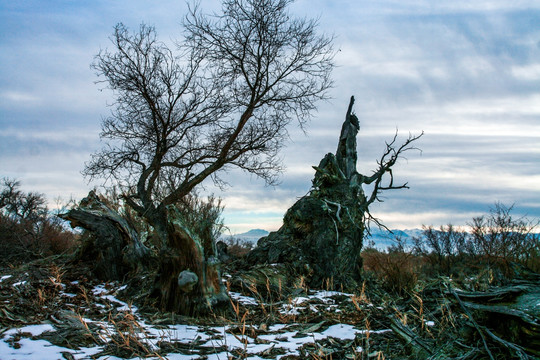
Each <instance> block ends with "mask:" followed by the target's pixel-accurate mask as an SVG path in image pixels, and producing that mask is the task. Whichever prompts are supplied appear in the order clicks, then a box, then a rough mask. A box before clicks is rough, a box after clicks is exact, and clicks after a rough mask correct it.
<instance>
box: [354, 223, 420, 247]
mask: <svg viewBox="0 0 540 360" xmlns="http://www.w3.org/2000/svg"><path fill="white" fill-rule="evenodd" d="M420 236H422V229H406V230H399V229H394V230H392V232H389V231H388V230H382V229H379V228H372V229H371V235H368V234H366V236H365V237H364V246H366V245H367V244H368V243H369V242H370V241H373V242H374V246H375V248H377V249H379V250H385V249H387V248H388V247H390V246H391V245H395V244H396V241H395V239H396V238H400V239H401V240H403V242H404V243H405V246H406V247H407V248H410V247H412V245H413V238H414V237H420Z"/></svg>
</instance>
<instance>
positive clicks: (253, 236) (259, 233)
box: [221, 229, 269, 244]
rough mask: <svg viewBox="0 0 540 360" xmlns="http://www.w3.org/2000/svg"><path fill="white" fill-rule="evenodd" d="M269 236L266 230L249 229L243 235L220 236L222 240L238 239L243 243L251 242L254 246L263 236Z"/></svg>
mask: <svg viewBox="0 0 540 360" xmlns="http://www.w3.org/2000/svg"><path fill="white" fill-rule="evenodd" d="M268 234H269V232H268V231H266V230H262V229H251V230H249V231H248V232H245V233H241V234H233V235H225V234H224V235H222V236H221V237H222V238H224V239H229V238H231V237H232V238H235V239H240V240H243V241H249V242H252V243H254V244H257V241H258V240H259V239H260V238H262V237H264V236H267V235H268Z"/></svg>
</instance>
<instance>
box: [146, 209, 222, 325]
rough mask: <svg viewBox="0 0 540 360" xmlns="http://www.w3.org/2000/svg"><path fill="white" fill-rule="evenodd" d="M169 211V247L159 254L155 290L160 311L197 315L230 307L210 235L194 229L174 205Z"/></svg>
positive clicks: (214, 246)
mask: <svg viewBox="0 0 540 360" xmlns="http://www.w3.org/2000/svg"><path fill="white" fill-rule="evenodd" d="M167 210H168V211H167V222H168V224H167V245H166V246H165V247H163V248H162V249H161V251H160V254H159V268H158V277H157V279H156V285H157V287H156V289H155V295H156V296H157V298H158V300H159V306H160V308H161V309H162V310H164V311H172V312H176V313H180V314H185V315H192V316H193V315H200V314H208V313H210V312H214V311H219V310H220V309H222V308H226V307H228V305H229V304H230V303H229V298H228V296H227V292H226V289H225V287H224V286H223V284H222V283H221V276H220V272H219V260H218V258H217V251H216V245H215V242H214V241H213V239H211V237H210V234H199V233H196V232H195V231H193V230H194V229H190V227H189V225H187V224H186V223H185V221H183V216H182V214H181V213H180V211H178V209H176V208H175V207H174V206H172V205H170V206H168V207H167ZM186 278H187V279H188V280H186Z"/></svg>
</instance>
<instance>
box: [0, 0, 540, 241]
mask: <svg viewBox="0 0 540 360" xmlns="http://www.w3.org/2000/svg"><path fill="white" fill-rule="evenodd" d="M201 3H202V7H203V9H205V10H208V11H211V10H217V9H219V7H220V5H219V1H215V0H202V1H201ZM185 12H186V4H185V2H183V1H168V0H167V1H150V0H147V1H143V0H137V1H133V0H130V1H127V0H124V1H121V0H118V1H110V0H101V1H84V2H83V1H73V0H64V1H58V0H51V1H32V0H25V1H0V177H10V178H16V179H19V180H21V181H22V184H23V189H24V190H27V191H30V190H31V191H38V192H41V193H44V194H45V195H46V196H47V198H48V199H49V201H50V202H51V203H53V202H54V201H55V199H56V198H58V197H61V198H63V199H64V200H67V199H68V198H70V197H71V196H72V197H74V198H76V199H80V198H82V197H84V195H85V194H87V192H88V190H89V189H91V188H92V186H94V185H95V184H88V183H87V182H86V181H85V180H84V179H83V177H82V175H81V174H80V171H81V170H82V168H83V166H84V162H85V161H87V160H89V156H90V154H91V153H92V152H93V151H95V150H98V149H99V148H100V142H99V131H100V121H101V118H102V117H103V116H107V114H108V113H109V111H110V108H108V107H107V104H108V103H110V102H111V101H112V97H111V94H110V93H109V92H108V91H100V87H99V86H98V85H96V84H95V83H94V82H95V81H96V80H97V78H96V76H95V74H94V72H93V71H92V70H91V69H90V67H89V65H90V63H91V62H92V60H93V57H94V56H95V55H96V54H97V53H98V51H99V50H100V49H103V48H107V47H110V45H109V40H108V37H109V36H110V35H111V34H112V29H113V26H114V25H115V24H117V23H118V22H123V23H124V24H126V25H127V26H128V27H130V28H131V29H136V28H137V27H138V25H139V24H140V23H141V22H144V23H146V24H150V25H154V26H155V27H156V29H157V32H158V34H159V36H160V38H161V39H162V40H164V41H167V42H169V41H172V40H173V39H178V38H180V36H181V28H180V21H181V18H182V16H183V15H184V14H185ZM291 12H292V13H294V14H297V15H298V16H302V17H304V16H307V17H318V18H319V19H320V20H319V23H320V30H321V31H322V32H326V33H330V34H334V35H335V36H336V40H335V47H336V49H339V52H338V53H337V56H336V64H337V65H338V67H337V68H336V70H335V71H334V76H333V77H334V80H335V88H334V89H333V90H332V98H333V99H332V100H331V101H329V102H326V103H320V107H319V111H318V112H317V113H316V114H314V118H313V120H312V121H311V123H310V125H309V128H308V133H307V135H306V134H303V133H302V132H301V131H299V130H298V129H297V128H295V127H294V126H293V127H291V128H290V135H291V139H290V141H289V142H288V144H287V147H286V148H284V150H283V152H282V157H283V159H284V163H285V165H286V166H287V170H286V172H285V173H284V174H283V176H282V178H281V184H280V185H279V186H277V187H265V186H264V183H262V182H261V181H259V180H257V179H254V178H252V177H250V176H249V175H247V174H231V175H230V176H231V178H232V179H233V180H234V181H233V182H232V186H231V187H230V188H228V189H227V190H226V191H225V192H219V191H217V192H216V195H219V196H221V197H222V198H223V199H224V204H225V206H226V211H225V222H226V223H227V224H228V225H229V227H230V228H231V231H232V232H233V233H234V232H242V231H245V230H248V229H251V228H264V229H267V230H275V229H277V228H278V227H279V226H280V222H281V219H282V216H283V214H284V212H285V211H286V209H287V208H288V207H289V206H291V205H292V204H293V203H294V201H295V200H296V199H297V198H298V197H300V196H302V195H304V194H306V193H307V191H308V190H309V187H310V183H311V178H312V176H313V173H314V170H313V169H312V167H311V166H313V165H317V164H318V162H319V160H320V159H321V158H322V157H323V156H324V155H325V154H326V153H327V152H334V151H335V148H336V145H337V139H338V136H339V131H340V127H341V123H342V121H343V119H344V115H345V111H346V108H347V104H348V100H349V97H350V96H351V95H354V96H355V97H356V106H355V112H356V114H357V116H358V117H359V119H360V124H361V132H360V134H359V136H358V151H359V164H358V170H359V171H360V172H361V173H364V174H369V173H370V172H371V171H372V170H373V169H374V168H375V166H376V163H375V160H376V159H377V158H378V157H379V156H380V154H381V152H382V151H383V149H384V142H385V140H390V139H391V138H392V136H393V134H394V132H395V131H396V129H399V133H400V134H401V136H402V137H401V139H403V138H405V137H406V136H407V135H408V134H409V132H411V133H412V134H418V133H420V132H421V131H422V130H423V131H424V132H425V135H424V137H423V138H422V139H421V140H420V141H419V142H418V146H419V147H421V148H422V153H419V152H416V153H413V152H411V153H409V154H408V155H407V159H403V160H402V161H401V162H400V163H399V164H398V166H397V168H396V170H395V175H396V177H397V178H398V179H399V180H401V181H403V182H404V181H407V182H408V183H409V185H410V187H411V188H410V189H409V190H400V191H393V192H391V193H388V194H387V196H386V199H385V202H383V203H380V204H377V205H374V206H373V208H372V210H373V213H374V214H375V215H376V216H377V217H379V218H380V219H381V220H383V222H384V223H386V224H387V225H388V226H389V227H391V228H414V227H420V226H421V225H422V224H427V225H428V224H433V225H436V226H438V225H441V224H446V223H449V222H451V223H453V224H456V225H464V224H466V223H467V222H468V221H470V219H471V218H472V217H473V216H476V215H480V214H483V213H486V212H487V211H488V210H489V208H490V206H493V204H494V203H495V202H496V201H500V202H502V203H504V204H507V205H511V204H515V210H514V213H515V214H516V215H527V216H528V217H530V218H540V2H538V1H533V0H530V1H519V0H516V1H508V0H500V1H494V0H493V1H490V0H475V1H470V0H465V1H461V0H448V1H446V0H438V1H434V0H431V1H430V0H425V1H423V0H410V1H408V0H393V1H392V0H381V1H363V0H352V1H350V0H332V1H329V0H298V1H297V2H296V3H295V4H294V5H293V6H292V7H291ZM207 191H213V189H212V187H211V186H210V185H209V186H208V187H207Z"/></svg>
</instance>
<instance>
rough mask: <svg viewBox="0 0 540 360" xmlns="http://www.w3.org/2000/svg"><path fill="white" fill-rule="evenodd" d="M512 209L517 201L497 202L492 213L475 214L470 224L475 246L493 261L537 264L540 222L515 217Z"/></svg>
mask: <svg viewBox="0 0 540 360" xmlns="http://www.w3.org/2000/svg"><path fill="white" fill-rule="evenodd" d="M512 210H513V205H512V206H505V205H504V204H501V203H495V206H494V207H493V208H491V209H490V212H489V215H484V216H478V217H475V218H473V220H472V223H471V224H469V226H470V227H471V234H472V243H473V246H474V250H475V251H476V253H477V255H480V256H482V257H484V259H485V260H486V261H487V262H488V264H490V265H493V264H497V263H499V264H503V265H505V266H506V265H507V264H508V263H509V262H519V263H522V264H525V265H528V266H535V265H537V264H534V263H535V260H536V259H537V258H538V253H539V243H540V241H539V238H540V237H539V236H538V234H537V233H535V229H536V228H537V226H538V223H539V222H538V221H532V220H529V219H527V218H526V217H520V218H515V217H513V216H512ZM536 261H537V260H536Z"/></svg>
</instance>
